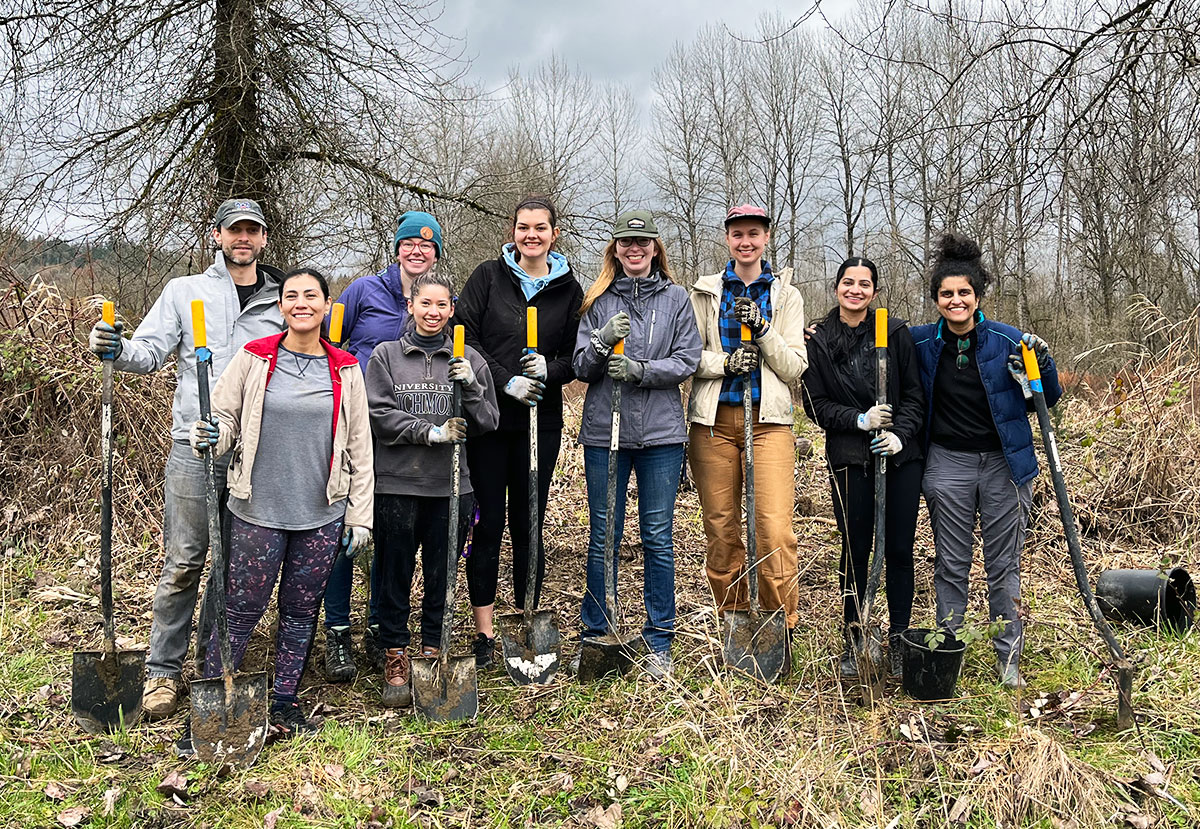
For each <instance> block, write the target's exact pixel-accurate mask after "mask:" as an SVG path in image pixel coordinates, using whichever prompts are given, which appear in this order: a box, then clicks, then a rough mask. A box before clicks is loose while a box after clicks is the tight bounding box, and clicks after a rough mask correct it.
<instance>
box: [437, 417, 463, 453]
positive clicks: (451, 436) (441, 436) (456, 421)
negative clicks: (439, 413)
mask: <svg viewBox="0 0 1200 829" xmlns="http://www.w3.org/2000/svg"><path fill="white" fill-rule="evenodd" d="M466 439H467V421H466V420H464V419H463V418H461V417H452V418H450V419H449V420H447V421H446V422H445V423H443V424H442V425H441V426H431V427H430V429H429V445H430V446H432V445H434V444H438V443H464V442H465V441H466Z"/></svg>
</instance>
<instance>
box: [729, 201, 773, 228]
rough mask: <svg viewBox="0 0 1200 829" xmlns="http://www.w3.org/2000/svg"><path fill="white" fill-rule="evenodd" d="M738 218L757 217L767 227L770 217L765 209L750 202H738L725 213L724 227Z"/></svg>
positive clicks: (769, 223) (769, 224)
mask: <svg viewBox="0 0 1200 829" xmlns="http://www.w3.org/2000/svg"><path fill="white" fill-rule="evenodd" d="M738 219H757V220H758V221H760V222H762V223H763V224H764V225H766V226H767V227H770V226H771V217H770V216H768V215H767V211H765V210H763V209H762V208H761V207H755V206H754V205H752V204H739V205H738V206H737V207H731V208H729V212H728V213H726V214H725V227H727V228H728V227H729V223H730V222H733V221H736V220H738Z"/></svg>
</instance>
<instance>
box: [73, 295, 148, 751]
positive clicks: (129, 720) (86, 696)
mask: <svg viewBox="0 0 1200 829" xmlns="http://www.w3.org/2000/svg"><path fill="white" fill-rule="evenodd" d="M101 318H102V319H103V320H104V321H105V322H106V323H108V324H109V325H113V324H114V323H115V321H116V310H115V308H114V306H113V304H112V303H111V302H105V303H104V306H103V310H102V311H101ZM101 372H102V374H101V377H102V380H101V389H102V392H101V403H100V453H101V455H102V456H103V468H102V471H101V475H100V607H101V610H102V611H103V613H104V650H101V651H75V657H74V659H73V660H72V661H71V713H72V714H74V715H75V721H76V722H78V723H79V725H80V727H81V728H83V730H84V731H86V732H87V733H89V734H99V733H101V732H105V731H117V730H119V729H121V728H129V727H131V726H133V725H136V724H137V721H138V720H139V719H140V718H141V716H142V672H143V671H144V670H145V667H146V652H145V651H119V650H117V635H116V629H115V627H114V625H113V594H112V524H113V519H112V456H113V446H112V408H113V358H111V357H105V358H104V360H103V362H102V363H101Z"/></svg>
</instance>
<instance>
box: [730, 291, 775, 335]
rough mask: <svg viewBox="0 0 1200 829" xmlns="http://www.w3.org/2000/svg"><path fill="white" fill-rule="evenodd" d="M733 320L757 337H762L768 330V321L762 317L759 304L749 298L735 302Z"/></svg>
mask: <svg viewBox="0 0 1200 829" xmlns="http://www.w3.org/2000/svg"><path fill="white" fill-rule="evenodd" d="M733 318H734V319H736V320H737V321H738V322H740V323H741V324H742V325H744V326H746V327H747V328H749V329H750V333H751V334H753V335H754V336H755V337H761V336H762V332H763V331H765V330H766V328H767V320H766V318H765V317H764V316H763V315H762V309H761V308H759V307H758V303H757V302H755V301H754V300H752V299H751V298H750V297H748V296H740V297H738V298H737V299H735V300H734V301H733Z"/></svg>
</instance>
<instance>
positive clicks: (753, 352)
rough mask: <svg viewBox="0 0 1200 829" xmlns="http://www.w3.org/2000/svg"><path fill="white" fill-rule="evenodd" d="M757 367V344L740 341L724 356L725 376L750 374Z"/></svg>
mask: <svg viewBox="0 0 1200 829" xmlns="http://www.w3.org/2000/svg"><path fill="white" fill-rule="evenodd" d="M756 368H758V346H756V345H753V344H751V343H742V344H741V345H740V346H738V347H737V348H735V349H734V350H733V353H731V354H727V355H726V356H725V376H726V377H736V376H737V375H739V374H750V373H751V372H752V371H754V370H755V369H756Z"/></svg>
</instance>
